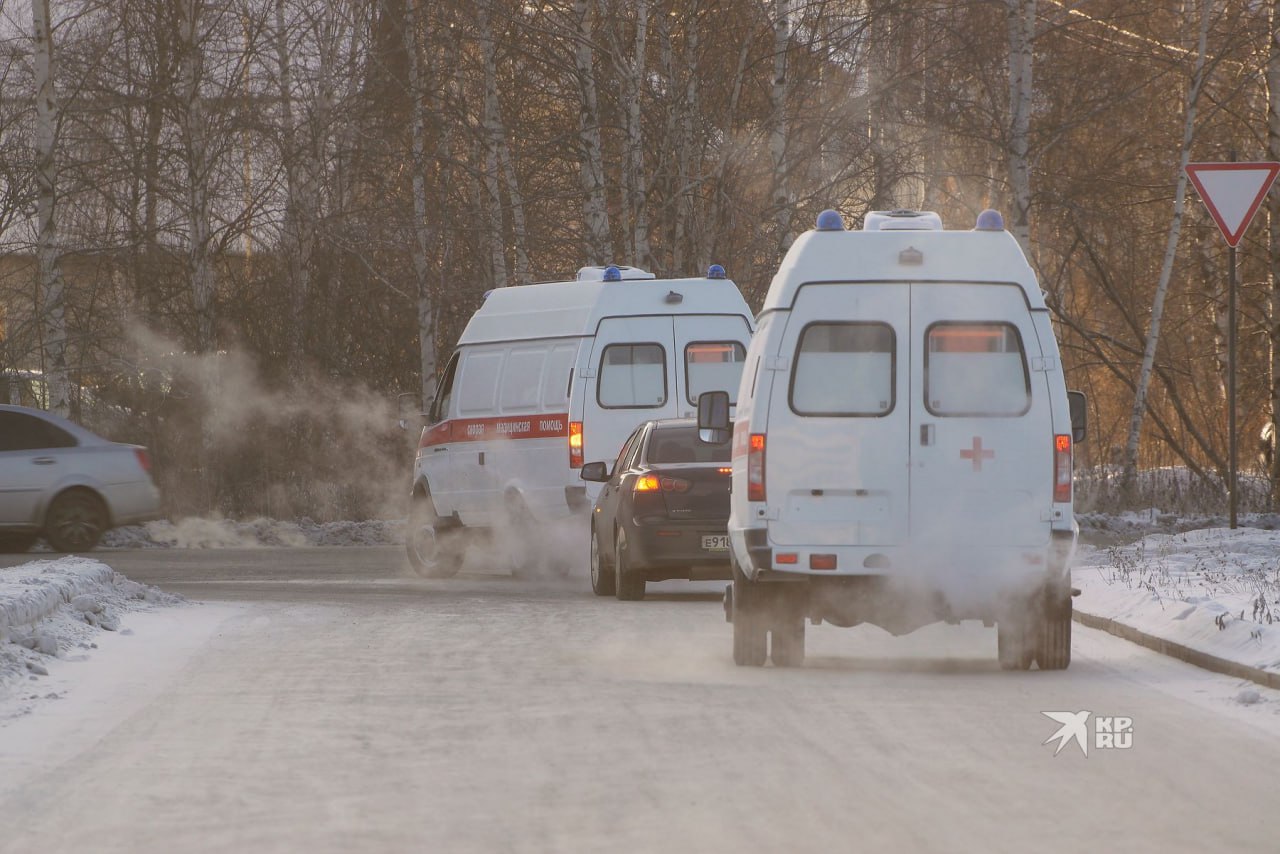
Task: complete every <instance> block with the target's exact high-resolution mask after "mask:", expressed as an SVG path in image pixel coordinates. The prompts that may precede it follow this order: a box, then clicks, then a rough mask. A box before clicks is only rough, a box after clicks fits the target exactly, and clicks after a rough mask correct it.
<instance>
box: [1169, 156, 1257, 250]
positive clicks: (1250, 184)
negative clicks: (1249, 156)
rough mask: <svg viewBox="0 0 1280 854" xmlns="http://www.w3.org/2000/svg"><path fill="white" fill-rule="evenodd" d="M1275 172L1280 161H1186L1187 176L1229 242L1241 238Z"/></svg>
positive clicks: (1235, 242) (1231, 242)
mask: <svg viewBox="0 0 1280 854" xmlns="http://www.w3.org/2000/svg"><path fill="white" fill-rule="evenodd" d="M1277 174H1280V163H1188V164H1187V177H1188V178H1190V179H1191V183H1192V184H1195V187H1196V192H1198V193H1199V194H1200V198H1201V199H1202V200H1204V206H1205V207H1206V208H1208V209H1209V215H1210V216H1211V217H1213V221H1214V222H1216V223H1217V224H1218V228H1219V229H1220V230H1221V231H1222V236H1223V237H1225V238H1226V239H1227V245H1228V246H1235V245H1236V244H1238V243H1239V242H1240V238H1241V237H1243V236H1244V232H1245V229H1247V228H1248V227H1249V223H1250V222H1251V221H1252V220H1253V215H1254V214H1256V213H1257V212H1258V206H1259V205H1261V204H1262V199H1263V198H1264V197H1265V196H1266V195H1267V190H1270V189H1271V183H1272V182H1273V181H1275V179H1276V175H1277Z"/></svg>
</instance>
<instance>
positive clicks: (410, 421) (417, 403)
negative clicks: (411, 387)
mask: <svg viewBox="0 0 1280 854" xmlns="http://www.w3.org/2000/svg"><path fill="white" fill-rule="evenodd" d="M396 412H397V414H398V416H399V417H398V418H397V419H396V424H398V425H399V427H400V429H401V430H413V429H418V428H420V427H422V423H423V421H424V420H425V419H424V417H423V412H424V410H423V408H422V398H421V397H419V396H418V395H416V394H414V393H413V392H404V393H402V394H398V395H396Z"/></svg>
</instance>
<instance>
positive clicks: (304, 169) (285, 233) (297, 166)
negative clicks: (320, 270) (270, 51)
mask: <svg viewBox="0 0 1280 854" xmlns="http://www.w3.org/2000/svg"><path fill="white" fill-rule="evenodd" d="M285 2H286V0H276V5H275V14H276V20H275V23H276V62H277V64H278V65H279V74H280V114H281V115H280V121H281V125H282V127H281V129H280V132H281V138H282V145H281V148H282V149H283V150H282V152H281V154H282V156H283V157H284V173H285V211H284V221H283V223H282V225H281V235H280V237H281V244H282V247H281V248H282V250H283V252H284V262H285V275H286V276H287V277H288V283H289V300H290V307H291V309H292V310H291V315H292V316H291V318H290V322H289V323H288V324H287V326H286V329H287V332H286V336H287V340H286V358H287V360H288V363H289V375H290V376H291V377H292V378H294V379H295V380H296V379H299V378H300V377H301V375H302V370H303V367H302V362H303V359H304V351H305V349H306V337H307V336H306V331H305V330H306V316H307V305H308V302H309V294H310V290H311V256H312V249H313V247H314V245H315V237H314V234H315V231H314V225H313V216H312V215H313V213H314V212H313V211H312V209H311V207H312V204H313V202H312V200H311V198H310V196H311V193H310V189H309V187H308V186H307V185H308V184H309V183H310V180H311V175H310V172H311V170H310V168H309V165H308V164H305V163H304V162H303V160H304V154H303V148H304V147H305V144H304V145H299V140H298V126H297V121H296V119H295V116H294V109H293V67H292V56H291V50H290V46H289V28H288V26H287V23H286V20H285V18H286V16H285Z"/></svg>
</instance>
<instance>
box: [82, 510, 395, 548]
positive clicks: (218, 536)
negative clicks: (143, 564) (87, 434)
mask: <svg viewBox="0 0 1280 854" xmlns="http://www.w3.org/2000/svg"><path fill="white" fill-rule="evenodd" d="M404 524H405V523H404V520H403V519H393V520H386V519H369V520H365V521H362V522H313V521H312V520H310V519H306V518H304V519H302V520H301V521H298V522H287V521H282V520H279V519H265V518H259V519H251V520H249V521H245V522H236V521H233V520H230V519H221V518H217V517H214V518H208V519H202V518H189V519H182V520H180V521H178V522H176V523H175V522H170V521H168V520H159V521H156V522H148V523H147V524H145V525H130V526H128V527H125V528H117V529H115V530H113V531H108V532H107V534H106V535H105V536H104V537H103V538H102V545H103V547H105V548H119V549H157V548H179V549H232V548H238V549H254V548H264V547H272V546H290V547H295V548H297V547H302V546H383V545H402V544H403V543H404Z"/></svg>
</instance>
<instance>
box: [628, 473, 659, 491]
mask: <svg viewBox="0 0 1280 854" xmlns="http://www.w3.org/2000/svg"><path fill="white" fill-rule="evenodd" d="M661 488H662V482H661V481H659V480H658V476H657V475H653V474H646V475H643V476H641V477H638V478H636V485H635V486H634V487H632V489H633V490H634V491H636V492H657V491H658V490H659V489H661Z"/></svg>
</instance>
